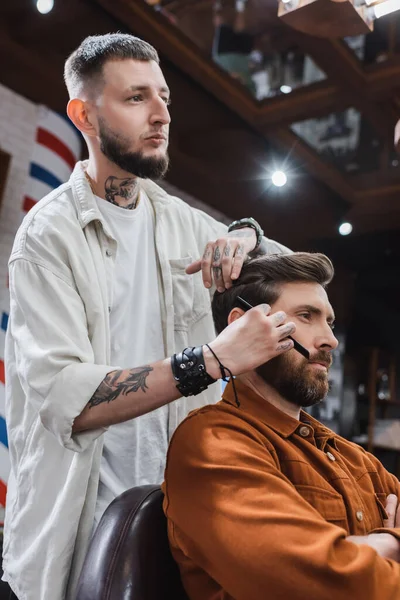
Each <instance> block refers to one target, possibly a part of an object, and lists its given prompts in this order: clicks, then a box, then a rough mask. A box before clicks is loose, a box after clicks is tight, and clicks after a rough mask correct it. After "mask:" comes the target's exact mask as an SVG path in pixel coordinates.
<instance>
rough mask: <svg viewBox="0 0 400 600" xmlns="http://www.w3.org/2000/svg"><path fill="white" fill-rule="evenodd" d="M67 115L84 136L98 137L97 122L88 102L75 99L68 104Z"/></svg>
mask: <svg viewBox="0 0 400 600" xmlns="http://www.w3.org/2000/svg"><path fill="white" fill-rule="evenodd" d="M67 115H68V116H69V118H70V119H71V121H72V122H73V124H74V125H75V127H77V129H79V131H80V132H81V133H82V134H83V135H88V136H91V137H93V136H96V135H97V130H96V124H97V121H96V118H95V116H94V114H93V111H91V110H90V106H89V104H88V103H87V102H85V101H84V100H81V99H80V98H73V99H72V100H70V101H69V102H68V106H67Z"/></svg>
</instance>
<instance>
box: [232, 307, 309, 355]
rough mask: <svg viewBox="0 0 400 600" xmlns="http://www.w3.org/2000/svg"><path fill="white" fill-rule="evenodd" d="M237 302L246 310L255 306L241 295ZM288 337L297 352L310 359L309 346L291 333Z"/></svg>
mask: <svg viewBox="0 0 400 600" xmlns="http://www.w3.org/2000/svg"><path fill="white" fill-rule="evenodd" d="M236 303H237V305H238V306H239V308H241V309H243V310H246V311H247V310H250V309H251V308H253V306H252V305H251V304H250V303H249V302H247V300H244V298H241V297H240V296H238V297H237V298H236ZM287 337H288V339H289V340H292V342H293V344H294V346H293V347H294V349H295V350H297V352H300V354H302V355H303V356H304V358H306V359H307V360H310V353H309V351H308V350H307V348H304V346H302V345H301V344H299V342H296V340H294V339H293V338H292V336H291V335H288V336H287Z"/></svg>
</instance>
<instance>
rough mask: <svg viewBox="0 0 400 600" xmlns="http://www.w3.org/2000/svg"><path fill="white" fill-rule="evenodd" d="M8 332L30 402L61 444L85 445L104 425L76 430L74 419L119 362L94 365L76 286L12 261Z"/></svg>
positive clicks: (78, 447)
mask: <svg viewBox="0 0 400 600" xmlns="http://www.w3.org/2000/svg"><path fill="white" fill-rule="evenodd" d="M8 335H9V336H11V340H12V343H13V345H14V352H15V371H16V373H15V374H16V376H17V377H18V379H19V382H20V385H21V387H22V389H23V392H24V395H25V398H26V402H27V403H30V404H31V405H32V407H33V409H34V411H35V412H36V413H37V415H38V418H39V419H40V420H41V422H42V424H43V426H44V427H45V428H46V429H47V430H48V431H49V432H51V433H52V434H53V435H54V436H55V438H56V439H57V440H58V441H59V443H60V444H61V445H62V446H64V447H65V448H68V449H69V450H73V451H76V452H81V451H83V450H85V449H86V448H87V447H88V446H89V445H90V444H91V443H92V442H93V441H94V440H95V439H96V438H98V437H99V435H101V434H102V433H103V432H104V431H105V429H104V428H101V429H96V430H90V431H84V432H80V433H74V434H73V433H72V426H73V423H74V419H75V418H76V417H77V416H78V415H79V414H80V413H81V412H82V410H83V409H84V407H85V406H86V404H87V403H88V401H89V400H90V398H91V397H92V396H93V394H94V392H95V391H96V389H97V388H98V386H99V385H100V383H101V381H102V380H103V379H104V377H105V376H106V375H107V373H109V372H110V371H113V370H115V369H117V368H118V367H113V366H110V365H100V364H95V357H94V353H93V348H92V344H91V340H90V337H89V332H88V326H87V318H86V313H85V306H84V304H83V302H82V299H81V298H80V296H79V294H78V293H77V291H76V289H75V288H74V287H73V286H72V285H71V284H69V283H68V282H66V281H65V280H64V279H63V278H62V277H60V276H59V275H57V274H55V273H53V272H52V271H50V270H49V269H48V268H46V267H44V266H42V265H39V264H36V263H34V262H31V261H29V260H26V259H18V260H15V261H13V262H12V263H11V264H10V322H9V332H8Z"/></svg>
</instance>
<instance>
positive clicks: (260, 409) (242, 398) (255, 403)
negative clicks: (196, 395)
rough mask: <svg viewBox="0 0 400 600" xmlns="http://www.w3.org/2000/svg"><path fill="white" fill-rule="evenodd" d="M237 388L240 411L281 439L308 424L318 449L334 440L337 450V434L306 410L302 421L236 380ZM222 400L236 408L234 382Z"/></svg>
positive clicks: (226, 389) (225, 391)
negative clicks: (257, 420)
mask: <svg viewBox="0 0 400 600" xmlns="http://www.w3.org/2000/svg"><path fill="white" fill-rule="evenodd" d="M235 387H236V392H237V396H238V399H239V402H240V407H238V410H239V411H240V410H243V411H245V412H248V413H250V414H251V415H252V416H253V417H256V418H257V419H259V420H260V421H262V422H263V423H264V424H265V425H268V427H270V428H271V429H273V430H274V431H276V433H278V434H279V435H280V436H281V437H283V438H288V437H290V436H291V435H293V434H294V433H295V432H296V431H297V430H298V429H299V427H300V426H301V425H304V424H307V425H310V426H311V427H312V429H313V431H314V437H315V439H316V442H317V445H318V447H320V448H321V449H322V450H323V449H324V448H325V446H326V444H327V442H328V441H330V440H332V443H333V445H334V446H335V448H337V446H336V440H335V437H336V434H335V433H334V432H333V431H332V430H330V429H328V428H327V427H325V426H324V425H323V424H322V423H320V422H319V421H317V419H314V417H312V416H311V415H309V414H308V413H307V412H305V411H304V410H301V411H300V420H298V419H295V418H293V417H291V416H290V415H288V414H286V413H285V412H283V411H282V410H280V409H279V408H276V406H274V405H273V404H271V403H270V402H268V400H265V399H264V398H262V397H261V396H259V395H258V394H257V393H256V392H255V391H253V390H252V389H250V388H249V387H248V386H247V385H245V384H244V383H243V382H241V381H239V380H238V379H235ZM222 400H223V401H224V402H228V403H229V404H232V405H233V406H236V401H235V394H234V391H233V385H232V382H229V383H228V385H227V386H226V388H225V390H224V393H223V396H222Z"/></svg>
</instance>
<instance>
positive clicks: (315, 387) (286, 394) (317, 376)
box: [256, 351, 332, 407]
mask: <svg viewBox="0 0 400 600" xmlns="http://www.w3.org/2000/svg"><path fill="white" fill-rule="evenodd" d="M312 360H313V361H318V360H321V361H323V362H324V363H327V364H329V365H330V364H331V360H332V359H331V355H330V353H329V352H325V351H321V352H319V353H318V355H317V356H315V357H312ZM308 364H309V361H308V360H307V359H305V358H303V359H302V361H301V363H299V364H297V363H296V364H293V361H292V360H291V359H290V356H288V355H287V354H282V355H281V356H277V357H275V358H273V359H272V360H270V361H268V362H267V363H265V364H263V365H261V367H258V369H256V372H257V374H258V375H260V377H262V378H263V379H264V381H265V382H266V383H268V384H269V385H270V386H272V387H273V388H275V389H276V391H277V392H278V393H279V394H280V395H281V396H282V398H285V400H287V401H288V402H291V403H292V404H295V405H296V406H304V407H306V406H313V405H314V404H317V403H318V402H321V400H323V399H324V398H325V396H326V394H327V393H328V390H329V382H328V377H327V373H326V372H325V371H319V370H314V369H312V368H311V369H310V368H308Z"/></svg>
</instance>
